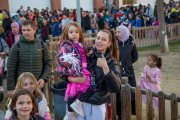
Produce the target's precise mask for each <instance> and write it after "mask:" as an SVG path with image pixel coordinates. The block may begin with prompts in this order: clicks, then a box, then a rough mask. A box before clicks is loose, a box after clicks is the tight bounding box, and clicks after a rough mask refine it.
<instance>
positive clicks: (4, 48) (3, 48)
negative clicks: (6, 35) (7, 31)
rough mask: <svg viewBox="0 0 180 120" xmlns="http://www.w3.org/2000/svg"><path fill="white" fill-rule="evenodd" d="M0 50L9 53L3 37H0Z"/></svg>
mask: <svg viewBox="0 0 180 120" xmlns="http://www.w3.org/2000/svg"><path fill="white" fill-rule="evenodd" d="M0 52H5V53H6V54H9V46H8V45H7V43H6V42H5V40H4V39H3V38H0Z"/></svg>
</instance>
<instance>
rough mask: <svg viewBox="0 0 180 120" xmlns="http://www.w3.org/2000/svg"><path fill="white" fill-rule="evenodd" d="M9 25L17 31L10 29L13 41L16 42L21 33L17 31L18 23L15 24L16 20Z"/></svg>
mask: <svg viewBox="0 0 180 120" xmlns="http://www.w3.org/2000/svg"><path fill="white" fill-rule="evenodd" d="M11 27H16V28H17V32H13V31H12V33H13V34H14V43H17V42H18V41H19V38H20V36H21V34H20V33H19V25H18V24H17V22H13V23H12V24H11Z"/></svg>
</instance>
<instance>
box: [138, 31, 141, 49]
mask: <svg viewBox="0 0 180 120" xmlns="http://www.w3.org/2000/svg"><path fill="white" fill-rule="evenodd" d="M138 42H139V45H140V46H142V41H141V28H139V41H138Z"/></svg>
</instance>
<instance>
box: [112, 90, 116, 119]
mask: <svg viewBox="0 0 180 120" xmlns="http://www.w3.org/2000/svg"><path fill="white" fill-rule="evenodd" d="M111 120H116V93H111Z"/></svg>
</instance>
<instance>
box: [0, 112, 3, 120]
mask: <svg viewBox="0 0 180 120" xmlns="http://www.w3.org/2000/svg"><path fill="white" fill-rule="evenodd" d="M0 120H4V111H2V110H0Z"/></svg>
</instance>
